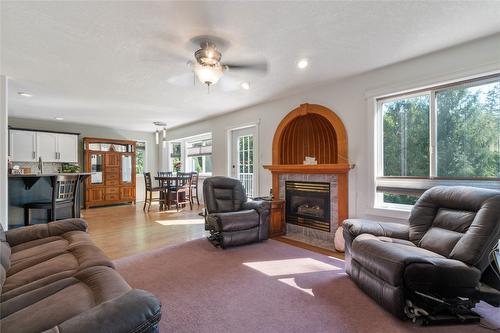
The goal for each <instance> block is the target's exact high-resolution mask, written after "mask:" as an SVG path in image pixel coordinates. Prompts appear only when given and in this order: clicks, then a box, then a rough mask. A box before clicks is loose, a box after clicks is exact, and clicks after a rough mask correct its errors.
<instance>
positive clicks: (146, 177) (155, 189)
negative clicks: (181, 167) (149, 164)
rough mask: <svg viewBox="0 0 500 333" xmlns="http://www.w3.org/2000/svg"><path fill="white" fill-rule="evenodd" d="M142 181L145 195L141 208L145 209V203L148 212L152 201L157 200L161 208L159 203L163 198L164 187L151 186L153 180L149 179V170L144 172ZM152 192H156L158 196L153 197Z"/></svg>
mask: <svg viewBox="0 0 500 333" xmlns="http://www.w3.org/2000/svg"><path fill="white" fill-rule="evenodd" d="M144 182H145V183H146V196H145V198H144V207H142V210H146V204H147V205H148V212H149V209H150V208H151V203H152V202H159V203H160V209H161V204H162V203H163V202H164V200H165V191H166V189H165V188H163V187H153V182H152V180H151V172H144ZM153 192H158V198H153ZM162 193H163V194H162Z"/></svg>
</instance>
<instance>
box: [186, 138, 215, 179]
mask: <svg viewBox="0 0 500 333" xmlns="http://www.w3.org/2000/svg"><path fill="white" fill-rule="evenodd" d="M186 145H187V148H186V150H187V151H186V156H187V163H186V171H188V172H189V171H191V172H192V171H195V172H198V173H199V174H200V175H202V176H211V175H212V138H209V139H204V140H196V141H190V142H187V144H186Z"/></svg>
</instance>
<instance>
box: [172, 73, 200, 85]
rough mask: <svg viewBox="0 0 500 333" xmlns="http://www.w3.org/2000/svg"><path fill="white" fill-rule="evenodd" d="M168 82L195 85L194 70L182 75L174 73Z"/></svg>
mask: <svg viewBox="0 0 500 333" xmlns="http://www.w3.org/2000/svg"><path fill="white" fill-rule="evenodd" d="M167 82H168V83H170V84H172V85H174V86H177V87H193V86H194V85H195V77H194V73H193V72H187V73H183V74H180V75H174V76H171V77H170V78H168V79H167Z"/></svg>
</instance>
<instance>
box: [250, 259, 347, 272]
mask: <svg viewBox="0 0 500 333" xmlns="http://www.w3.org/2000/svg"><path fill="white" fill-rule="evenodd" d="M243 265H245V266H248V267H250V268H253V269H255V270H257V271H259V272H261V273H264V274H266V275H268V276H278V275H293V274H302V273H316V272H328V271H338V270H341V269H342V268H339V267H337V266H333V265H330V264H327V263H324V262H322V261H319V260H316V259H312V258H297V259H284V260H270V261H256V262H245V263H243Z"/></svg>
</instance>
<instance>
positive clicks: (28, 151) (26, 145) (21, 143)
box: [9, 130, 37, 162]
mask: <svg viewBox="0 0 500 333" xmlns="http://www.w3.org/2000/svg"><path fill="white" fill-rule="evenodd" d="M9 150H10V156H11V157H12V161H19V162H35V161H36V160H37V155H36V132H32V131H18V130H10V131H9Z"/></svg>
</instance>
